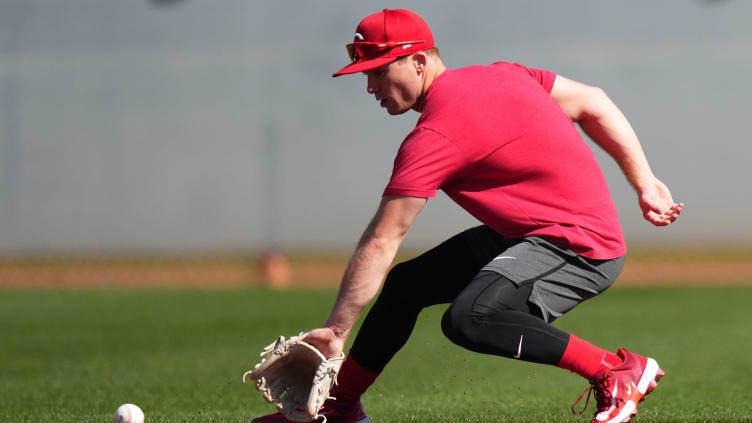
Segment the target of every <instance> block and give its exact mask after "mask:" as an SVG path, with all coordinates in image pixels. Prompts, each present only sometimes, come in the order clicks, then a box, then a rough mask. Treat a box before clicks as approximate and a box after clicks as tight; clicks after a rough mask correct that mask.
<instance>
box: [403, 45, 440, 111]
mask: <svg viewBox="0 0 752 423" xmlns="http://www.w3.org/2000/svg"><path fill="white" fill-rule="evenodd" d="M446 70H447V67H446V66H445V65H444V62H442V61H441V59H440V58H436V59H433V60H431V61H430V62H428V66H426V71H425V72H424V74H423V75H424V77H423V85H422V87H421V93H420V97H418V101H416V102H415V105H414V106H413V107H412V109H413V110H415V111H416V112H418V113H423V107H424V106H425V105H426V94H428V89H429V88H431V84H433V81H435V80H436V78H438V77H439V75H441V74H442V73H444V71H446Z"/></svg>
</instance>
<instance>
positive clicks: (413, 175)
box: [383, 128, 467, 198]
mask: <svg viewBox="0 0 752 423" xmlns="http://www.w3.org/2000/svg"><path fill="white" fill-rule="evenodd" d="M466 162H467V161H466V159H465V157H464V155H463V154H462V151H461V150H460V149H459V148H458V147H457V146H456V145H455V144H454V143H453V142H451V141H450V140H448V139H447V138H445V137H444V136H443V135H441V134H439V133H437V132H435V131H433V130H430V129H427V128H415V129H414V130H413V131H412V132H411V133H410V134H409V135H408V136H407V138H405V141H404V142H403V143H402V145H401V146H400V149H399V151H398V152H397V157H396V158H395V159H394V169H393V170H392V177H391V179H390V180H389V183H388V184H387V186H386V189H385V190H384V194H383V195H384V196H392V195H393V196H407V197H422V198H428V197H434V196H435V195H436V191H437V190H438V189H439V188H441V186H442V185H443V184H445V183H446V182H448V181H450V180H451V178H452V176H453V175H455V174H456V172H457V171H458V170H460V169H462V167H464V166H465V164H466Z"/></svg>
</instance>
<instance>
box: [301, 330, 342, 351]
mask: <svg viewBox="0 0 752 423" xmlns="http://www.w3.org/2000/svg"><path fill="white" fill-rule="evenodd" d="M303 341H304V342H307V343H309V344H311V345H313V346H314V347H316V348H317V349H318V350H319V351H321V354H324V357H326V358H332V357H337V356H339V355H340V354H342V351H343V350H344V349H345V340H344V339H342V338H339V337H337V335H335V334H334V331H333V330H332V329H331V328H319V329H314V330H312V331H311V332H310V333H309V334H308V336H306V337H305V338H303Z"/></svg>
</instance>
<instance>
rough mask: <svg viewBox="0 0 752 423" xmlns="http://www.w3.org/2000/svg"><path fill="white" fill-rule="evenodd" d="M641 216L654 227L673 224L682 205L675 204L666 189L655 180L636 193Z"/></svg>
mask: <svg viewBox="0 0 752 423" xmlns="http://www.w3.org/2000/svg"><path fill="white" fill-rule="evenodd" d="M638 196H639V201H640V208H641V209H642V216H643V217H644V218H645V220H647V221H648V222H650V223H652V224H653V225H655V226H666V225H670V224H671V223H673V222H674V221H675V220H676V219H677V218H678V217H679V214H680V213H681V212H682V210H683V209H684V203H675V202H674V200H673V198H671V192H670V191H669V190H668V187H667V186H666V185H665V184H664V183H663V182H661V181H660V180H658V179H657V178H655V179H654V180H653V182H652V183H650V184H647V185H646V186H645V187H644V188H642V189H641V190H640V191H639V192H638Z"/></svg>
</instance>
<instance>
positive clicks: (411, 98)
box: [253, 9, 684, 423]
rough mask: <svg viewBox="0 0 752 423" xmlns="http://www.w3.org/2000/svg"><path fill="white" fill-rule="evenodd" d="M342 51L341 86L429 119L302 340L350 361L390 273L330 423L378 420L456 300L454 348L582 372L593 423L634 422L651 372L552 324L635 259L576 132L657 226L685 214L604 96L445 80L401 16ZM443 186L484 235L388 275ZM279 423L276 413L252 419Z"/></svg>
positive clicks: (512, 75)
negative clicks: (357, 85)
mask: <svg viewBox="0 0 752 423" xmlns="http://www.w3.org/2000/svg"><path fill="white" fill-rule="evenodd" d="M347 50H348V54H349V56H350V60H351V63H350V64H349V65H347V66H345V67H344V68H343V69H341V70H340V71H338V72H337V73H335V74H334V75H333V76H339V75H344V74H352V73H357V72H361V73H363V74H364V75H365V76H366V78H367V81H368V85H367V91H368V94H370V95H373V96H374V98H375V100H376V101H377V102H378V103H379V105H380V106H381V107H382V108H385V109H386V111H387V113H389V114H390V115H399V114H402V113H405V112H407V111H408V110H414V111H416V112H418V113H420V117H419V119H418V122H417V124H416V125H415V128H414V129H413V130H412V132H410V133H409V134H408V135H407V137H406V138H405V140H404V142H403V143H402V145H401V146H400V148H399V151H398V152H397V155H396V158H395V160H394V168H393V171H392V175H391V179H390V180H389V183H388V185H387V186H386V189H385V190H384V192H383V197H382V200H381V203H380V204H379V207H378V210H377V211H376V214H375V216H374V217H373V219H372V220H371V222H370V224H369V225H368V227H367V228H366V230H365V232H364V233H363V235H362V237H361V238H360V241H359V243H358V245H357V247H356V249H355V252H354V253H353V255H352V258H351V259H350V262H349V264H348V266H347V269H346V270H345V274H344V277H343V279H342V283H341V286H340V290H339V294H338V296H337V300H336V302H335V305H334V307H333V309H332V312H331V314H330V316H329V318H328V320H327V321H326V323H325V324H324V326H323V327H322V328H319V329H315V330H313V331H312V332H311V333H310V335H308V337H307V338H306V341H307V342H309V343H311V344H313V345H315V346H316V347H317V348H318V349H319V350H320V351H321V352H322V353H323V354H324V355H325V356H327V357H334V356H337V355H339V354H341V352H342V350H343V348H344V345H345V340H346V339H347V338H348V335H349V334H350V331H351V329H352V327H353V324H354V323H355V321H356V319H357V318H358V316H359V314H360V313H361V311H362V310H363V309H364V308H365V307H366V306H367V305H368V304H369V303H370V302H371V300H372V299H373V298H374V297H375V296H376V294H377V292H378V291H379V288H380V286H381V282H382V280H384V276H385V275H386V280H385V282H384V286H383V289H382V290H381V293H380V295H379V297H378V299H377V300H376V302H375V304H374V305H373V307H372V308H371V310H370V312H369V313H368V315H367V317H366V318H365V321H364V323H363V325H362V327H361V329H360V331H359V332H358V334H357V337H356V338H355V341H354V343H353V346H352V349H351V350H350V352H349V355H348V356H347V358H346V360H345V362H344V364H343V365H342V368H341V370H340V373H339V376H338V385H337V386H335V388H334V389H333V390H332V392H331V395H332V396H333V397H335V398H336V399H334V400H329V401H327V403H326V405H325V406H324V409H323V411H322V414H323V415H325V416H326V417H327V421H328V422H329V423H365V422H369V419H368V417H367V416H366V414H365V412H364V409H363V406H362V404H361V402H360V397H361V395H362V394H363V393H364V392H365V391H366V389H367V388H368V387H369V386H370V385H371V384H372V383H373V382H374V381H375V379H376V378H377V377H378V375H379V373H380V372H381V371H382V370H383V369H384V367H385V366H386V365H387V363H388V362H389V360H390V359H391V358H392V357H393V356H394V354H396V353H397V351H399V349H400V348H401V347H402V346H403V345H404V344H405V343H406V342H407V340H408V338H409V337H410V334H411V332H412V329H413V327H414V325H415V322H416V319H417V317H418V314H419V313H420V311H421V310H422V309H423V308H424V307H428V306H431V305H434V304H451V305H450V306H449V308H448V309H447V310H446V312H445V313H444V316H443V318H442V320H441V327H442V330H443V332H444V334H445V335H446V336H447V338H449V339H450V340H451V341H452V342H454V343H456V344H457V345H460V346H462V347H464V348H467V349H469V350H472V351H476V352H480V353H484V354H494V355H498V356H502V357H507V358H511V359H516V360H524V361H529V362H534V363H541V364H548V365H553V366H558V367H560V368H562V369H566V370H569V371H571V372H574V373H576V374H578V375H580V376H582V377H583V378H585V379H586V380H587V381H589V384H590V387H589V388H588V389H587V390H586V392H587V393H588V399H589V397H590V393H594V394H595V398H596V400H597V401H596V402H597V410H596V414H595V417H594V418H593V420H592V421H593V422H624V421H628V420H629V419H630V418H631V417H632V416H633V415H634V414H636V413H637V410H636V404H637V403H638V402H639V401H640V400H642V399H643V397H644V396H645V395H647V394H648V393H650V392H651V391H652V390H653V389H655V387H656V383H657V381H658V380H659V379H660V378H661V377H662V376H663V374H664V372H663V370H661V368H660V367H659V365H658V363H657V362H656V361H655V360H654V359H652V358H648V357H645V356H642V355H639V354H637V353H634V352H631V351H627V350H626V349H623V348H622V349H619V350H618V351H616V352H612V351H607V350H605V349H602V348H600V347H598V346H596V345H593V344H591V343H589V342H587V341H585V340H583V339H580V338H578V337H577V336H575V335H573V334H569V333H566V332H564V331H562V330H560V329H557V328H556V327H554V326H552V323H553V322H554V321H555V320H556V319H557V318H558V317H560V316H562V315H563V314H564V313H566V312H568V311H569V310H571V309H572V308H574V307H575V306H576V305H577V304H579V303H580V302H582V301H584V300H587V299H589V298H591V297H593V296H596V295H598V294H599V293H601V292H603V291H604V290H606V289H607V288H608V287H609V286H610V285H611V284H612V283H613V282H614V280H615V279H616V277H617V276H618V274H619V272H620V270H621V268H622V264H623V263H624V255H625V253H626V246H625V243H624V238H623V235H622V230H621V227H620V225H619V220H618V217H617V212H616V209H615V207H614V205H613V202H612V200H611V197H610V194H609V191H608V188H607V185H606V181H605V179H604V176H603V174H602V172H601V170H600V168H599V166H598V164H597V163H596V160H595V158H594V156H593V154H592V152H591V150H590V149H589V147H588V146H587V145H586V143H585V142H584V141H583V140H582V138H581V136H580V135H579V133H578V131H577V129H576V127H575V124H577V125H579V127H580V128H582V130H583V131H584V132H585V133H586V134H587V135H588V136H589V137H590V138H591V139H592V140H593V141H594V142H595V143H597V144H598V145H599V146H600V147H602V148H603V149H604V150H605V151H607V152H608V154H609V155H610V156H611V157H613V158H614V160H616V162H617V163H618V164H619V166H620V167H621V170H622V171H623V172H624V174H625V176H626V178H627V180H628V181H629V183H630V184H631V185H632V186H633V187H634V189H635V191H636V193H637V198H638V201H639V205H640V207H641V209H642V212H643V216H644V217H645V219H647V220H648V221H649V222H650V223H652V224H653V225H656V226H664V225H669V224H671V223H672V222H674V220H675V219H677V217H678V216H679V214H680V213H681V211H682V209H683V207H684V206H683V204H681V203H678V204H677V203H675V202H674V201H673V199H672V198H671V194H670V192H669V190H668V188H667V187H666V185H664V184H663V183H662V182H661V181H660V180H658V179H657V178H656V177H655V176H654V175H653V173H652V171H651V169H650V167H649V165H648V162H647V159H646V158H645V155H644V153H643V151H642V148H641V146H640V143H639V141H638V138H637V136H636V135H635V132H634V131H633V130H632V128H631V126H630V124H629V122H628V121H627V119H626V118H625V117H624V115H623V114H622V113H621V112H620V111H619V109H618V108H617V107H616V106H615V105H614V104H613V103H612V102H611V100H610V99H609V98H608V97H607V96H606V94H605V93H604V92H603V91H602V90H601V89H599V88H596V87H592V86H588V85H585V84H581V83H579V82H575V81H573V80H570V79H567V78H564V77H562V76H560V75H557V74H555V73H552V72H549V71H545V70H540V69H533V68H528V67H525V66H523V65H520V64H512V63H504V62H498V63H493V64H491V65H485V66H469V67H465V68H459V69H447V67H446V66H445V65H444V64H443V63H442V60H441V57H440V56H439V52H438V50H437V49H436V47H435V46H434V39H433V35H432V32H431V30H430V28H429V27H428V25H427V24H426V23H425V21H424V20H423V19H422V18H421V17H420V16H418V15H417V14H415V13H413V12H411V11H408V10H387V9H385V10H383V11H381V12H378V13H375V14H372V15H370V16H368V17H366V18H365V19H363V20H362V21H361V22H360V24H359V25H358V27H357V29H356V33H355V38H354V41H353V42H352V43H350V44H347ZM439 189H441V190H443V191H444V192H445V193H446V194H447V195H448V196H449V197H450V198H451V199H452V200H454V201H455V202H456V203H457V204H458V205H460V206H461V207H462V208H464V209H465V210H467V211H468V212H469V213H470V214H471V215H473V216H475V217H476V218H477V219H478V220H479V221H480V222H481V223H482V225H481V226H478V227H474V228H471V229H468V230H466V231H464V232H462V233H460V234H457V235H455V236H454V237H452V238H450V239H448V240H447V241H445V242H443V243H441V244H440V245H438V246H437V247H435V248H433V249H431V250H429V251H427V252H426V253H424V254H422V255H420V256H419V257H417V258H414V259H412V260H409V261H407V262H404V263H400V264H397V265H396V266H394V267H393V268H392V269H391V270H390V271H389V272H388V274H387V270H388V268H389V266H390V265H391V263H392V260H393V259H394V256H395V254H396V252H397V249H398V247H399V245H400V243H401V242H402V240H403V239H404V237H405V235H406V234H407V231H408V229H409V228H410V225H411V224H412V223H413V220H414V219H415V218H416V217H417V215H418V213H419V212H420V211H421V209H422V208H423V207H424V206H425V204H426V202H427V199H428V198H430V197H433V196H434V195H435V194H436V191H437V190H439ZM583 396H584V393H583ZM583 396H581V397H580V398H583ZM578 401H579V400H578ZM586 407H587V403H586ZM572 409H573V411H574V406H573V407H572ZM583 411H584V410H583ZM286 421H287V420H285V418H284V417H283V416H282V415H281V414H272V415H268V416H264V417H259V418H256V419H254V420H253V422H254V423H271V422H286Z"/></svg>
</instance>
